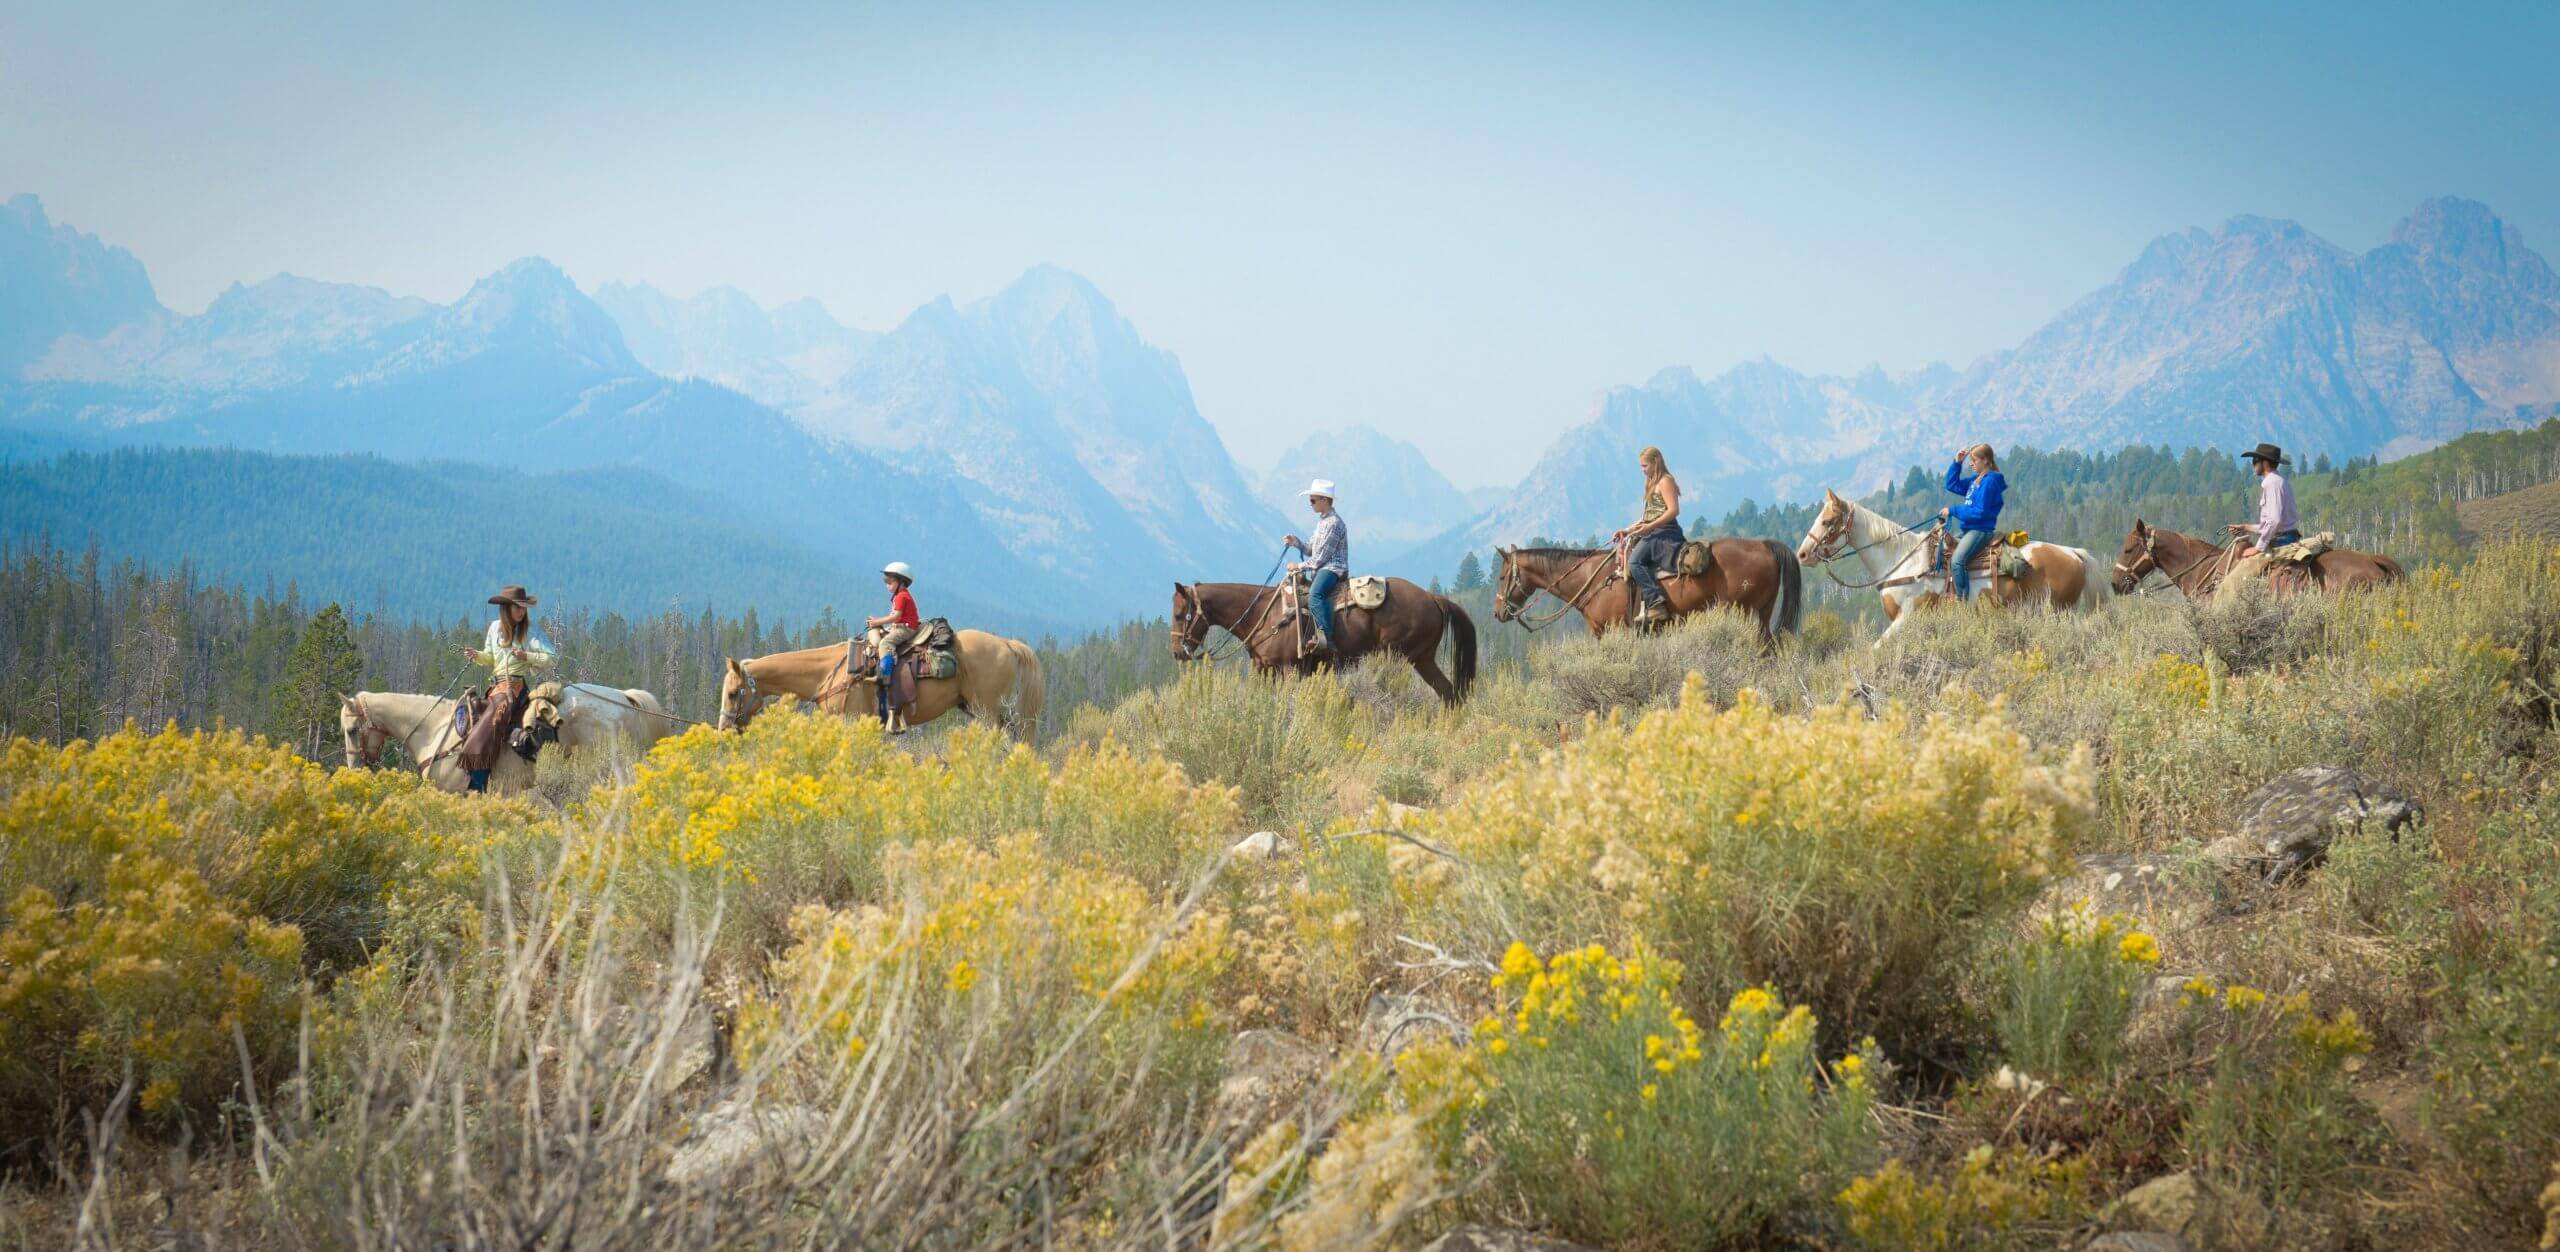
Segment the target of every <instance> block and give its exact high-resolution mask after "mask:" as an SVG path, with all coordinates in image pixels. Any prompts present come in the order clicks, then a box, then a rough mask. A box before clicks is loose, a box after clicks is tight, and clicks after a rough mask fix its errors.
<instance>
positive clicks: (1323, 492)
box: [1298, 478, 1333, 500]
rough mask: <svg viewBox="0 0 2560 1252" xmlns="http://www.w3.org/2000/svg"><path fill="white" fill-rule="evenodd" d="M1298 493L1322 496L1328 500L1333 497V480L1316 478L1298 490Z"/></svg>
mask: <svg viewBox="0 0 2560 1252" xmlns="http://www.w3.org/2000/svg"><path fill="white" fill-rule="evenodd" d="M1298 494H1299V495H1302V496H1323V497H1324V498H1325V499H1327V500H1330V499H1332V498H1333V480H1332V479H1330V478H1319V479H1316V480H1315V481H1313V482H1310V483H1308V484H1307V489H1306V490H1304V491H1301V492H1299V493H1298Z"/></svg>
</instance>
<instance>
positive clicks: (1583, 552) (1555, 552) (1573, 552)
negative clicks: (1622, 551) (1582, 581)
mask: <svg viewBox="0 0 2560 1252" xmlns="http://www.w3.org/2000/svg"><path fill="white" fill-rule="evenodd" d="M1608 550H1609V549H1607V548H1606V547H1599V548H1512V549H1510V552H1511V555H1513V556H1550V557H1563V556H1589V555H1591V554H1592V553H1594V552H1606V551H1608Z"/></svg>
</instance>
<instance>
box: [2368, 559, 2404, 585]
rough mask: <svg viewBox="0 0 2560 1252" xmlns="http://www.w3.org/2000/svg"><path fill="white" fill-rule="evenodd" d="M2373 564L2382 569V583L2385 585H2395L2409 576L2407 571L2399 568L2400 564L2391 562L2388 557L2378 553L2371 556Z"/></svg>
mask: <svg viewBox="0 0 2560 1252" xmlns="http://www.w3.org/2000/svg"><path fill="white" fill-rule="evenodd" d="M2373 563H2374V564H2375V565H2378V566H2381V567H2382V581H2384V582H2386V583H2396V582H2398V581H2400V580H2401V579H2403V578H2407V577H2408V576H2409V572H2408V571H2407V570H2404V569H2402V568H2400V563H2399V562H2398V561H2395V560H2392V559H2391V558H2390V557H2387V556H2384V555H2382V554H2381V553H2379V552H2376V553H2374V554H2373Z"/></svg>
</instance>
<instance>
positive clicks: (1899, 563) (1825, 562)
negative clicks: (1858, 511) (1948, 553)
mask: <svg viewBox="0 0 2560 1252" xmlns="http://www.w3.org/2000/svg"><path fill="white" fill-rule="evenodd" d="M1930 524H1931V525H1936V524H1938V523H1935V522H1932V523H1930ZM1922 529H1925V528H1924V527H1921V526H1904V527H1901V528H1899V529H1897V530H1895V531H1894V532H1893V533H1892V534H1890V535H1884V536H1880V537H1878V538H1876V539H1874V540H1871V541H1869V542H1866V543H1862V544H1859V545H1858V546H1856V547H1854V548H1843V549H1841V550H1840V551H1838V552H1830V553H1825V554H1824V555H1823V557H1822V559H1821V560H1820V561H1818V562H1817V564H1819V565H1820V566H1821V567H1822V576H1823V577H1825V578H1828V579H1830V580H1831V581H1832V582H1833V583H1834V584H1836V585H1838V586H1840V587H1843V588H1846V589H1847V590H1850V591H1869V590H1882V589H1885V588H1889V587H1899V586H1903V585H1906V584H1909V583H1915V582H1918V581H1920V580H1921V579H1922V578H1925V577H1927V572H1926V571H1923V572H1922V573H1918V574H1913V575H1912V576H1910V577H1909V578H1905V579H1903V580H1902V581H1901V582H1895V581H1892V580H1893V572H1894V571H1895V570H1898V569H1901V568H1902V567H1903V564H1904V563H1905V562H1908V561H1909V560H1910V559H1911V558H1912V557H1915V556H1918V555H1920V554H1921V552H1922V551H1923V550H1924V548H1913V549H1912V550H1911V551H1909V552H1907V553H1904V554H1903V555H1902V556H1901V557H1899V558H1897V559H1896V560H1895V561H1894V563H1893V564H1891V565H1888V566H1886V567H1885V568H1884V572H1883V573H1881V574H1878V575H1876V577H1875V579H1874V580H1873V581H1871V582H1863V583H1853V582H1850V581H1848V580H1847V579H1844V578H1842V577H1840V576H1839V575H1838V574H1836V573H1833V572H1832V570H1831V563H1832V562H1833V561H1837V560H1839V559H1840V558H1842V557H1844V556H1856V555H1857V554H1859V553H1861V552H1865V551H1867V550H1868V549H1870V548H1879V547H1882V546H1884V545H1885V543H1886V542H1888V541H1890V540H1894V539H1900V538H1901V537H1903V536H1904V535H1909V534H1915V533H1917V532H1919V531H1920V530H1922ZM1848 533H1849V524H1848V523H1847V522H1843V523H1841V525H1840V533H1839V534H1838V535H1834V536H1832V537H1831V538H1829V539H1826V540H1824V541H1823V543H1824V546H1826V547H1827V546H1829V545H1831V544H1834V543H1837V542H1839V541H1840V540H1841V539H1843V538H1846V537H1847V536H1848Z"/></svg>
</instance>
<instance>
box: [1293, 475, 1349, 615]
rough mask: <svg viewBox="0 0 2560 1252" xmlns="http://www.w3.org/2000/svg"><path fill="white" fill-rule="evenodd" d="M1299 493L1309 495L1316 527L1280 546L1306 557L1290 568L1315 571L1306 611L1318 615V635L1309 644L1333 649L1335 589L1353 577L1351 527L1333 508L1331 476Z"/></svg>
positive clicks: (1321, 479) (1308, 498)
mask: <svg viewBox="0 0 2560 1252" xmlns="http://www.w3.org/2000/svg"><path fill="white" fill-rule="evenodd" d="M1299 494H1301V495H1304V496H1305V497H1306V498H1307V507H1309V508H1311V509H1314V510H1315V513H1316V528H1315V530H1314V531H1313V532H1311V534H1312V539H1311V540H1308V539H1300V538H1298V537H1297V536H1296V535H1290V536H1288V537H1286V538H1284V539H1282V540H1281V541H1280V547H1281V550H1282V551H1296V552H1300V553H1303V554H1305V556H1306V558H1307V559H1306V560H1303V561H1291V562H1290V563H1289V572H1290V573H1292V574H1296V573H1300V572H1304V571H1313V575H1312V576H1311V577H1310V578H1308V580H1307V611H1308V612H1310V613H1312V614H1313V615H1314V616H1315V621H1316V637H1315V639H1314V640H1313V641H1312V642H1311V643H1310V644H1309V645H1308V646H1309V648H1310V649H1311V650H1313V651H1316V652H1331V651H1333V650H1334V647H1333V592H1334V589H1335V588H1336V587H1339V586H1341V585H1342V580H1344V579H1346V578H1349V577H1351V528H1350V527H1348V526H1346V525H1344V524H1343V521H1342V515H1341V514H1339V513H1336V512H1334V511H1333V480H1332V479H1329V478H1319V479H1316V480H1315V481H1313V482H1310V483H1308V484H1307V489H1306V490H1305V491H1303V492H1301V493H1299Z"/></svg>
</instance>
